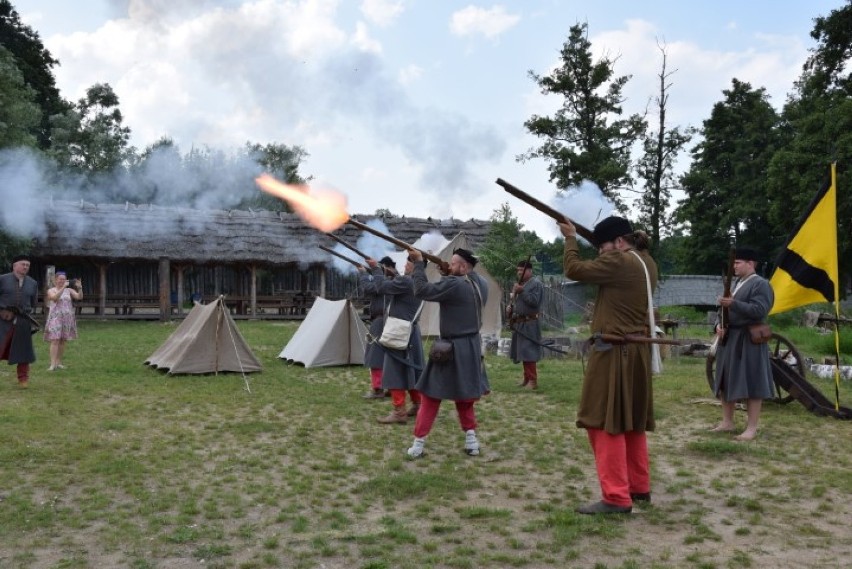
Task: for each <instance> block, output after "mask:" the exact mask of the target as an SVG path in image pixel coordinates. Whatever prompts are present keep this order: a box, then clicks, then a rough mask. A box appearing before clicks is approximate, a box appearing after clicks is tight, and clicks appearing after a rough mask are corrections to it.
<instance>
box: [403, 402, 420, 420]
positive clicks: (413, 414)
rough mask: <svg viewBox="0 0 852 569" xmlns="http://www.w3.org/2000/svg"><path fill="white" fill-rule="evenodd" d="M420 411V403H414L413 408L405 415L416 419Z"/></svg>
mask: <svg viewBox="0 0 852 569" xmlns="http://www.w3.org/2000/svg"><path fill="white" fill-rule="evenodd" d="M418 411H420V403H412V404H411V408H410V409H409V410H408V411H407V412H406V413H405V414H406V415H408V416H409V417H416V416H417V412H418Z"/></svg>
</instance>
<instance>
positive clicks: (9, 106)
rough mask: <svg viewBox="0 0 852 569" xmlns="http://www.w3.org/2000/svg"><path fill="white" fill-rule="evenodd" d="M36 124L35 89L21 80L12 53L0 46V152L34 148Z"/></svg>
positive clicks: (21, 76)
mask: <svg viewBox="0 0 852 569" xmlns="http://www.w3.org/2000/svg"><path fill="white" fill-rule="evenodd" d="M40 121H41V109H39V106H38V104H36V102H35V90H34V89H33V88H32V87H30V86H29V85H27V84H26V82H25V81H24V77H23V75H22V74H21V71H20V70H19V69H18V67H17V65H16V64H15V58H14V56H13V55H12V53H11V52H10V51H9V50H7V49H6V48H4V47H3V46H0V149H2V148H13V147H16V146H30V147H35V146H37V144H38V140H37V138H36V133H37V132H38V129H37V127H38V124H39V122H40Z"/></svg>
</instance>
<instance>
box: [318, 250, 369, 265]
mask: <svg viewBox="0 0 852 569" xmlns="http://www.w3.org/2000/svg"><path fill="white" fill-rule="evenodd" d="M319 248H320V249H322V250H323V251H325V252H326V253H331V254H332V255H334V256H335V257H339V258H341V259H343V260H344V261H346V262H348V263H352V264H353V265H355V266H356V267H363V266H364V265H362V264H361V263H359V262H358V261H354V260H352V259H350V258H349V257H347V256H346V255H341V254H340V253H338V252H337V251H335V250H333V249H329V248H328V247H326V246H325V245H320V246H319Z"/></svg>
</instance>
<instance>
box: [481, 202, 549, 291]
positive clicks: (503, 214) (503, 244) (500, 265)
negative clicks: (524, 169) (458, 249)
mask: <svg viewBox="0 0 852 569" xmlns="http://www.w3.org/2000/svg"><path fill="white" fill-rule="evenodd" d="M543 247H544V243H543V242H542V241H541V239H540V238H539V237H538V236H537V235H536V234H535V232H533V231H526V230H524V226H523V224H521V223H520V222H519V221H518V218H516V217H515V216H514V215H512V209H511V208H510V207H509V204H508V203H504V204H501V206H500V208H499V209H496V210H494V212H493V213H492V214H491V227H490V228H489V230H488V234H487V235H486V236H485V242H484V243H483V246H482V249H481V250H480V251H478V253H479V258H480V260H481V261H482V263H483V264H484V265H485V268H486V269H488V272H489V273H491V275H492V276H494V278H495V279H498V280H499V281H501V282H503V283H507V282H510V281H512V280H514V279H516V278H517V274H516V272H515V267H516V266H517V263H518V261H520V260H522V259H526V258H527V257H529V256H530V255H533V256H534V255H535V253H536V252H537V251H541V250H542V249H543ZM533 261H536V259H535V258H533Z"/></svg>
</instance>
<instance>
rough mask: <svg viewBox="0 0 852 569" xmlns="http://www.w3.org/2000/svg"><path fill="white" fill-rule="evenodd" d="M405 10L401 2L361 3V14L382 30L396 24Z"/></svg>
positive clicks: (388, 0) (365, 1)
mask: <svg viewBox="0 0 852 569" xmlns="http://www.w3.org/2000/svg"><path fill="white" fill-rule="evenodd" d="M404 10H405V5H404V4H403V3H402V2H400V1H396V2H394V1H391V0H364V1H363V2H361V13H362V14H364V17H365V18H367V20H368V21H369V22H370V23H372V24H375V25H377V26H379V27H381V28H384V27H387V26H389V25H391V24H392V23H394V21H396V19H397V18H398V17H399V15H400V14H402V12H403V11H404Z"/></svg>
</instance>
